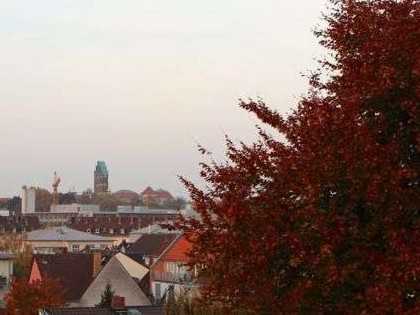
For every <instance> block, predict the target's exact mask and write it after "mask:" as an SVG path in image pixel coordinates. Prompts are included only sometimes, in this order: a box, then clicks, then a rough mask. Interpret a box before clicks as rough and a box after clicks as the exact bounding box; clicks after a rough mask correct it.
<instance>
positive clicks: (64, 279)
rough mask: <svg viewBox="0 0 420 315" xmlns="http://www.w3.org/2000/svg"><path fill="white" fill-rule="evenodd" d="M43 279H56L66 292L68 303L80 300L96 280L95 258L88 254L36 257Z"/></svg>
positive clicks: (34, 259) (35, 260) (65, 296)
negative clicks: (94, 279)
mask: <svg viewBox="0 0 420 315" xmlns="http://www.w3.org/2000/svg"><path fill="white" fill-rule="evenodd" d="M35 262H36V264H37V266H38V269H39V271H40V273H41V277H42V278H43V279H45V278H49V279H55V280H57V281H59V282H60V285H61V286H62V287H63V290H64V298H65V300H66V301H76V300H78V299H80V297H81V296H82V294H83V293H84V292H85V291H86V289H87V288H88V286H89V285H90V283H91V282H92V280H93V278H94V266H93V264H94V261H93V256H92V255H88V254H73V253H72V254H70V253H68V254H55V255H34V258H33V264H34V263H35Z"/></svg>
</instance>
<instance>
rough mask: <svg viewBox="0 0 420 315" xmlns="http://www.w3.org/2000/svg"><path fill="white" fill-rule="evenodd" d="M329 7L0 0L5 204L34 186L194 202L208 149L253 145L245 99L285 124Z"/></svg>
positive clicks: (317, 1) (236, 0) (304, 1)
mask: <svg viewBox="0 0 420 315" xmlns="http://www.w3.org/2000/svg"><path fill="white" fill-rule="evenodd" d="M325 4H326V0H311V1H308V0H293V1H292V0H288V1H279V0H213V1H199V0H198V1H197V0H166V1H164V0H147V1H145V0H130V1H129V0H119V1H115V0H97V1H93V0H38V1H31V0H26V1H21V0H13V1H10V0H0V42H1V46H0V48H1V52H0V56H1V58H0V109H1V124H0V132H1V136H0V147H1V148H2V154H1V155H0V161H1V163H0V174H1V175H2V177H1V181H0V196H7V195H12V194H16V193H18V192H19V190H20V187H21V186H22V185H23V184H27V185H39V186H44V187H50V183H51V178H52V174H53V172H54V170H57V172H58V173H59V175H61V177H62V183H63V186H62V187H61V189H62V190H64V191H66V190H68V189H69V188H70V187H73V186H74V187H76V190H78V191H81V190H84V189H86V188H87V187H92V173H93V168H94V165H95V162H96V160H98V159H100V160H105V161H106V162H107V165H108V168H109V172H110V185H111V189H112V190H113V191H115V190H119V189H123V188H127V189H133V190H135V191H139V190H141V189H143V188H144V187H145V186H146V185H152V186H156V187H163V188H167V189H169V190H170V191H172V192H174V193H175V194H179V193H182V192H183V188H182V187H181V186H180V184H179V183H178V181H177V178H176V175H177V174H182V175H185V176H187V177H190V178H192V179H193V180H196V179H197V175H198V174H197V173H198V167H197V164H198V162H199V160H200V156H199V155H198V154H197V152H196V143H197V142H198V143H200V144H202V145H204V146H206V147H207V148H209V149H210V150H211V151H213V152H215V153H216V154H217V155H218V156H221V154H222V152H223V150H224V148H223V141H224V134H225V133H228V134H230V135H231V137H232V138H233V139H234V140H245V141H251V140H252V139H254V134H255V129H254V124H255V122H256V121H255V119H253V118H252V117H251V116H250V115H248V114H247V113H245V112H243V111H242V110H240V109H239V108H238V106H237V103H238V102H237V99H238V98H240V97H256V96H261V97H263V98H264V99H265V100H266V101H267V102H269V103H270V104H271V105H272V106H273V107H274V108H277V109H278V110H280V111H281V112H287V111H288V110H290V109H291V108H293V107H294V106H295V105H296V103H297V100H298V98H299V96H300V95H301V94H302V93H304V92H305V90H306V88H307V84H306V80H305V79H304V78H302V77H301V76H300V74H301V73H306V72H307V71H308V70H310V69H313V68H314V67H315V61H314V60H315V58H317V57H319V56H320V55H321V53H322V50H321V48H320V47H319V46H318V43H317V41H316V39H315V38H314V36H313V35H312V29H313V28H314V27H315V26H316V24H317V23H319V22H320V18H321V11H322V10H324V9H325Z"/></svg>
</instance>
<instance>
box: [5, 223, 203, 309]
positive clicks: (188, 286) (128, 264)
mask: <svg viewBox="0 0 420 315" xmlns="http://www.w3.org/2000/svg"><path fill="white" fill-rule="evenodd" d="M148 231H149V232H151V231H152V229H151V228H149V229H148ZM143 232H147V230H143ZM23 246H24V247H26V248H31V249H32V251H33V254H34V255H33V258H32V263H31V268H30V274H29V277H28V283H33V282H35V281H43V280H44V279H47V278H49V279H56V280H58V281H59V283H60V284H61V285H62V288H63V295H64V297H65V302H66V304H65V307H64V309H65V310H66V311H68V312H74V314H77V313H75V312H80V314H83V312H85V311H86V312H87V310H95V313H94V314H97V313H96V311H98V307H97V306H96V305H97V304H98V303H99V299H100V296H101V293H102V292H103V291H104V289H105V287H106V286H107V285H108V284H109V285H110V286H111V287H112V289H113V291H114V292H115V297H116V298H118V299H120V300H119V303H117V304H118V305H119V309H124V310H125V311H127V310H128V309H131V310H132V312H134V311H139V312H140V310H141V314H144V315H145V314H149V313H147V312H149V311H150V312H152V313H150V314H158V313H156V312H157V311H159V310H160V311H161V312H160V313H159V314H163V307H162V305H163V304H164V303H165V300H166V297H167V295H168V292H170V291H171V290H172V292H174V294H175V295H187V296H191V297H192V296H196V295H198V287H199V286H198V281H197V272H196V270H194V269H192V270H191V269H190V268H188V267H187V265H186V264H187V253H188V251H189V249H190V244H189V242H188V241H187V239H186V238H185V237H184V235H182V234H180V233H174V232H168V231H166V230H164V229H161V228H156V227H154V228H153V231H152V233H141V234H139V235H137V236H136V237H135V238H134V240H133V241H132V242H122V243H121V242H120V241H119V239H118V238H113V237H107V236H101V235H97V234H95V233H87V232H82V231H78V230H74V229H71V228H69V227H66V226H61V227H54V228H48V229H43V230H36V231H32V232H28V233H26V235H25V238H24V243H23ZM0 258H1V256H0ZM0 261H1V260H0ZM9 261H10V259H9ZM0 275H1V265H0ZM9 276H10V275H9ZM0 281H1V277H0ZM121 301H122V302H121ZM159 307H160V308H159ZM145 310H146V311H147V312H145ZM43 312H44V314H45V315H48V314H64V313H63V312H64V310H62V309H54V310H43ZM60 312H61V313H60ZM153 312H154V313H153ZM65 314H68V313H65ZM69 314H72V313H69ZM89 314H93V313H89ZM133 314H137V313H133Z"/></svg>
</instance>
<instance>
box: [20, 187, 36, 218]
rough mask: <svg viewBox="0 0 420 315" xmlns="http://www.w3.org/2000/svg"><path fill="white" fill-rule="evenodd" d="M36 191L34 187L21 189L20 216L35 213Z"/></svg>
mask: <svg viewBox="0 0 420 315" xmlns="http://www.w3.org/2000/svg"><path fill="white" fill-rule="evenodd" d="M35 196H36V189H35V187H26V186H23V187H22V209H21V211H22V214H27V213H34V212H35V200H36V197H35Z"/></svg>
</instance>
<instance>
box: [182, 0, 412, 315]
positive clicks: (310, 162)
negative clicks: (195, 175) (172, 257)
mask: <svg viewBox="0 0 420 315" xmlns="http://www.w3.org/2000/svg"><path fill="white" fill-rule="evenodd" d="M331 3H332V7H331V9H330V12H329V13H328V14H327V15H326V16H325V19H326V21H327V26H326V27H325V28H324V29H322V30H320V31H317V32H316V35H317V36H318V37H319V39H320V42H321V44H322V45H324V46H325V47H327V48H328V49H329V50H330V51H331V56H332V58H331V57H330V59H325V60H322V61H321V68H320V71H319V73H315V74H314V75H313V76H312V77H311V78H310V82H311V85H312V88H311V91H310V93H309V94H308V96H307V97H305V98H304V99H302V101H301V102H300V104H299V106H298V108H297V109H296V110H295V111H294V112H293V113H292V114H291V115H289V116H288V117H285V118H283V117H282V116H281V115H279V114H278V113H277V112H275V111H273V110H271V109H270V108H269V107H268V106H267V105H266V104H265V103H264V102H263V101H261V100H259V101H252V100H251V101H248V102H241V104H240V105H241V106H242V107H243V108H244V109H245V110H247V111H249V112H252V113H254V114H256V115H257V117H258V118H259V119H260V120H261V121H262V122H263V123H265V124H268V125H269V126H270V127H273V128H274V130H276V131H278V133H279V135H269V134H268V133H267V132H265V131H264V130H263V129H261V128H259V134H260V140H259V141H257V142H256V143H253V144H251V145H246V144H243V143H241V144H240V145H235V144H233V143H232V141H230V140H229V139H227V158H228V160H227V162H226V163H223V164H218V163H215V162H212V163H210V164H206V163H203V164H202V172H201V175H202V177H203V178H204V179H205V181H206V182H207V184H208V188H207V189H206V190H201V189H199V188H198V187H197V186H195V185H194V184H193V183H191V182H189V181H187V180H185V179H183V182H184V184H185V185H186V187H187V188H188V190H189V192H190V194H191V198H192V199H193V201H194V205H195V209H196V210H197V212H198V213H199V215H200V218H199V219H197V218H195V219H194V218H183V219H181V220H180V221H179V222H178V223H177V225H178V227H180V228H182V229H184V231H185V232H186V235H187V236H189V238H190V240H191V242H192V243H193V248H192V250H191V252H190V262H191V264H192V265H199V266H202V267H203V272H202V277H203V279H205V282H204V283H205V286H204V288H203V294H204V298H205V299H207V300H210V301H221V302H223V303H225V304H226V305H230V306H231V307H232V308H235V307H237V306H238V305H241V306H242V307H246V308H247V309H250V310H254V311H255V312H257V313H259V314H265V313H266V314H283V313H286V314H296V313H303V314H307V313H309V314H312V313H315V314H419V313H420V296H419V295H420V281H419V278H420V221H419V217H420V209H419V208H420V142H419V141H420V133H419V126H420V112H419V108H420V2H419V1H415V0H400V1H396V0H370V1H367V0H342V1H338V0H335V1H331ZM323 78H324V79H323ZM279 139H283V140H279Z"/></svg>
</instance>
